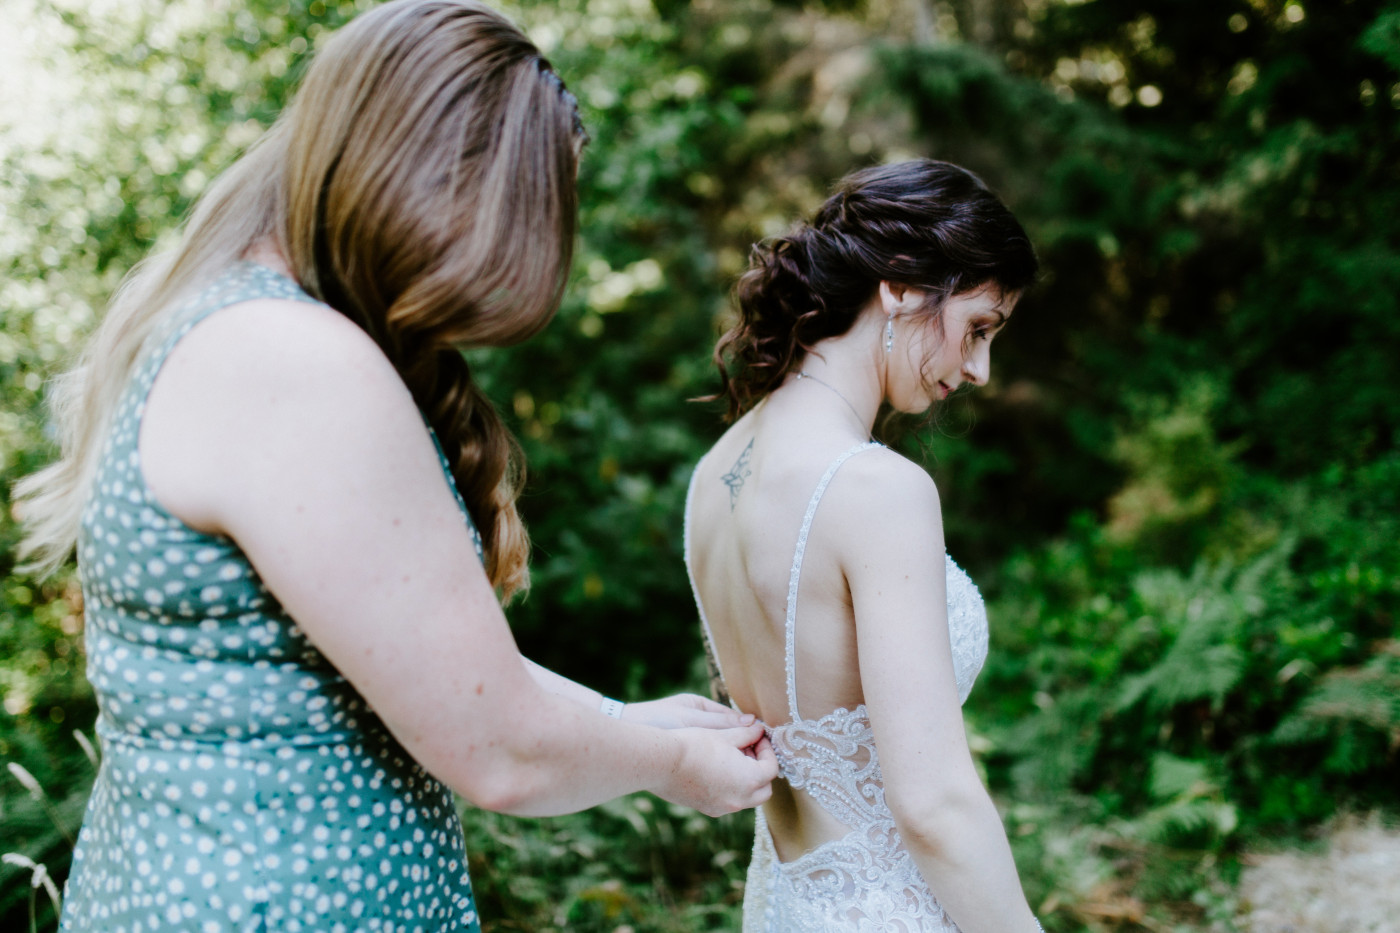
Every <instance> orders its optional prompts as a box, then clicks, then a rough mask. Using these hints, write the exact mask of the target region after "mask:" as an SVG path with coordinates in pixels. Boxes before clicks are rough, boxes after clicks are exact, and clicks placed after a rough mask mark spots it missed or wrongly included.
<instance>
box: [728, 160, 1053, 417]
mask: <svg viewBox="0 0 1400 933" xmlns="http://www.w3.org/2000/svg"><path fill="white" fill-rule="evenodd" d="M1038 268H1039V263H1038V262H1037V260H1036V257H1035V251H1034V250H1033V249H1032V248H1031V242H1030V238H1029V237H1027V236H1026V231H1025V230H1024V229H1022V227H1021V224H1020V222H1019V221H1017V220H1016V218H1015V216H1014V215H1013V214H1012V213H1011V211H1010V210H1008V209H1007V207H1006V205H1005V204H1003V203H1002V202H1001V200H1000V199H999V198H998V197H997V196H996V195H995V194H993V193H992V191H991V190H990V189H989V188H988V187H987V186H986V185H985V184H984V183H983V182H982V180H981V179H980V178H978V177H977V176H976V175H974V174H972V173H971V172H969V171H968V170H967V169H964V168H960V167H959V166H956V165H953V164H951V163H948V162H938V161H935V160H933V159H917V160H913V161H909V162H897V163H893V164H890V165H879V166H874V167H872V168H867V169H862V170H861V171H858V172H853V173H852V174H850V175H847V176H846V177H845V178H843V179H842V180H841V181H840V182H839V183H838V184H837V186H836V190H835V192H834V193H833V194H832V195H831V197H829V198H828V199H827V200H826V202H825V203H824V204H822V206H821V208H820V209H819V210H818V211H817V213H816V216H814V217H813V218H812V220H811V221H810V222H806V223H801V224H799V225H798V226H797V227H796V228H795V229H794V230H793V231H792V232H790V233H788V234H787V235H786V236H780V237H775V238H773V239H769V240H765V241H763V242H761V243H758V244H756V245H755V246H754V247H753V250H752V251H751V253H750V255H749V269H748V271H747V272H745V273H744V274H743V275H742V276H741V277H740V278H739V282H738V284H737V286H736V287H735V299H736V304H737V305H738V310H739V321H738V323H737V324H735V325H734V327H732V328H731V329H730V330H729V331H728V332H727V333H725V335H724V336H723V337H721V338H720V340H719V343H718V344H717V345H716V347H715V352H714V361H715V365H716V366H717V367H718V368H719V375H720V381H721V384H722V388H721V391H720V393H719V394H718V395H716V396H712V398H723V399H725V401H726V403H727V405H728V413H727V417H728V419H729V420H731V421H732V420H734V419H736V418H738V417H739V416H740V415H742V414H743V413H744V412H746V411H748V410H749V409H750V408H752V407H753V406H754V405H756V404H757V403H758V402H759V401H760V400H761V399H762V398H763V397H764V396H766V395H767V394H768V393H769V392H771V391H773V390H774V389H776V388H777V387H778V386H779V385H781V384H782V382H783V379H784V378H786V377H787V375H788V374H789V373H791V372H794V371H796V370H797V369H798V368H800V367H801V365H802V360H803V358H804V357H805V355H806V354H807V353H808V352H809V351H810V350H811V349H812V347H813V345H814V344H816V343H818V342H819V341H821V340H824V339H826V338H827V337H835V336H839V335H840V334H844V333H845V332H846V331H847V330H849V329H850V327H851V325H852V324H854V323H855V321H856V318H857V317H859V316H860V313H861V311H862V310H863V309H864V308H865V307H866V306H867V305H868V304H869V302H870V301H871V299H872V298H873V297H874V296H875V293H876V290H877V289H878V288H879V285H880V283H881V282H882V281H884V282H892V283H898V284H902V285H907V286H911V287H913V288H917V289H919V290H921V291H924V292H927V293H928V295H929V300H928V302H927V303H926V305H925V306H924V308H923V309H922V310H923V313H925V314H928V315H930V316H931V317H934V318H936V317H937V316H938V315H939V314H941V312H942V308H943V303H944V302H945V301H946V300H947V299H948V298H950V297H952V296H954V295H961V294H965V293H967V292H972V291H976V290H978V289H980V288H984V287H987V286H993V287H995V288H996V289H997V290H998V291H999V292H1000V293H1001V294H1002V295H1004V296H1009V295H1015V294H1019V293H1020V292H1022V291H1024V290H1025V289H1026V288H1027V287H1029V286H1030V285H1031V284H1032V283H1033V282H1034V281H1035V277H1036V273H1037V270H1038Z"/></svg>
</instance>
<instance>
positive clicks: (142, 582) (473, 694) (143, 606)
mask: <svg viewBox="0 0 1400 933" xmlns="http://www.w3.org/2000/svg"><path fill="white" fill-rule="evenodd" d="M583 138H584V137H583V133H582V129H581V127H580V125H579V123H578V116H577V110H576V104H575V102H574V100H573V97H572V96H571V95H569V94H568V92H567V91H566V90H565V89H564V87H563V85H562V84H561V82H560V81H559V79H558V78H557V77H556V76H555V75H554V73H553V72H552V71H551V70H550V67H549V65H548V64H547V63H546V62H545V61H544V60H543V59H542V58H541V57H540V55H539V52H538V51H537V50H536V49H535V48H534V47H533V46H532V45H531V44H530V42H529V41H528V40H527V39H526V38H525V37H524V36H523V35H522V34H521V33H520V32H519V30H518V29H516V27H515V26H513V25H512V24H511V23H510V22H508V21H507V20H505V19H504V18H502V17H501V16H500V15H499V14H497V13H495V12H493V11H492V10H490V9H489V8H486V7H484V6H482V5H480V4H477V3H474V2H470V0H396V2H393V3H388V4H385V5H383V6H380V7H378V8H376V9H374V10H373V11H371V12H369V13H366V14H364V15H363V16H361V17H359V18H358V19H357V20H355V21H354V22H353V23H352V24H351V25H349V26H347V27H346V28H345V29H343V30H341V31H340V32H339V33H337V34H336V35H335V36H334V37H333V38H332V40H331V41H330V42H328V43H327V44H326V45H325V46H324V48H323V49H322V50H321V51H319V52H318V54H317V57H316V60H315V61H314V63H313V64H312V66H311V68H310V69H309V71H308V74H307V77H306V81H305V84H304V86H303V87H302V89H301V90H300V91H299V93H298V95H297V98H296V100H295V101H294V102H293V103H292V104H291V105H290V106H289V108H288V110H287V111H286V113H284V114H283V116H282V117H281V118H280V119H279V120H278V122H277V124H276V125H275V126H274V127H273V128H272V129H271V130H270V131H269V132H268V134H267V135H266V136H265V137H264V138H263V139H262V140H261V141H260V142H259V143H258V145H257V146H255V147H254V148H253V149H252V150H251V151H250V152H249V153H248V154H247V155H246V156H244V158H243V159H242V160H241V161H240V162H238V163H237V164H235V165H234V166H233V167H232V168H231V169H230V170H229V171H228V172H226V173H225V174H224V175H223V176H222V177H221V178H220V179H219V180H218V181H217V182H216V183H215V184H214V185H213V186H212V188H211V189H210V190H209V191H208V192H207V193H206V194H205V196H204V198H203V199H202V201H201V203H200V205H199V206H198V208H197V209H196V211H195V212H194V214H193V215H192V217H191V219H190V222H189V224H188V226H187V228H186V230H185V231H184V235H183V238H182V240H181V242H180V244H179V246H178V247H177V248H176V249H175V250H174V251H173V252H172V253H170V254H168V255H166V256H163V257H158V258H157V259H155V260H153V261H152V262H150V263H149V264H148V265H147V266H145V267H144V268H143V269H141V270H138V271H137V272H136V273H134V274H133V276H132V277H130V278H129V280H128V282H127V283H126V285H125V286H124V287H123V290H122V291H121V292H120V293H119V294H118V296H117V297H116V299H114V301H113V304H112V307H111V308H110V309H109V312H108V316H107V319H106V321H105V322H104V324H103V326H102V327H101V328H100V329H99V332H98V334H97V335H96V336H95V338H94V340H93V343H92V345H91V346H90V347H89V349H88V351H87V353H86V355H85V356H84V359H83V361H82V363H81V364H80V366H79V368H78V369H77V370H75V371H74V372H73V373H72V374H70V375H69V377H68V378H67V380H66V382H65V383H64V386H63V389H62V391H61V392H60V393H59V403H58V416H59V418H58V420H59V423H60V426H61V428H62V430H63V432H64V455H63V458H62V459H61V461H60V462H58V463H57V464H55V465H54V466H52V467H50V468H49V469H48V470H46V471H44V472H43V473H40V474H37V475H36V476H34V477H32V478H30V479H29V480H27V481H26V482H25V483H24V484H23V486H22V488H21V490H20V493H21V496H22V498H23V501H24V502H25V509H26V517H27V519H28V520H29V523H30V524H29V538H28V547H29V552H30V554H31V556H32V558H33V560H34V561H35V562H36V563H37V564H39V565H40V566H47V567H49V568H52V567H54V566H56V565H58V564H59V563H61V562H62V561H63V560H64V559H66V557H67V555H68V554H69V553H70V552H71V550H72V549H73V547H74V546H75V545H76V549H77V553H78V560H79V568H80V571H81V575H82V581H83V591H84V597H85V600H86V607H87V623H88V624H87V649H88V675H89V677H90V679H91V680H92V683H93V686H94V688H95V689H96V691H97V695H98V701H99V708H100V714H99V718H98V734H99V737H100V739H101V742H102V748H103V760H102V766H101V769H100V771H99V774H98V778H97V784H96V787H95V789H94V791H93V796H92V800H91V803H90V804H89V807H88V812H87V816H86V819H85V822H84V825H83V829H82V834H81V838H80V839H79V843H78V847H77V851H76V852H75V855H74V861H73V870H72V874H71V875H70V877H69V880H68V886H67V892H66V895H67V896H66V898H65V904H64V911H63V917H62V921H61V923H62V928H63V929H64V930H69V931H85V930H102V931H106V933H149V931H157V930H198V931H207V933H215V931H289V933H295V931H311V930H327V931H333V930H381V931H386V933H387V931H411V930H420V931H440V930H476V929H478V920H477V915H476V910H475V905H474V903H473V900H472V896H471V886H470V882H469V880H468V877H467V869H466V854H465V852H464V851H463V838H462V827H461V824H460V822H459V820H458V816H457V812H456V809H455V807H454V803H453V797H452V792H453V791H456V792H458V793H460V794H462V795H463V796H464V797H466V798H467V799H468V800H469V801H471V802H473V803H474V804H476V805H478V806H481V807H485V808H487V809H492V810H498V811H502V812H508V813H516V814H525V815H545V814H553V813H563V812H569V811H573V810H577V809H581V808H584V807H588V806H591V805H593V804H596V803H599V802H601V801H604V800H607V799H610V798H612V797H615V796H618V795H620V794H625V793H629V792H632V791H636V790H641V789H646V790H651V791H653V792H655V793H657V794H659V795H661V796H663V797H665V798H667V799H670V800H674V801H677V802H680V803H683V804H686V805H689V806H692V807H696V808H698V809H700V810H702V811H704V812H706V813H710V814H719V813H723V812H729V811H732V810H737V809H741V808H746V807H752V806H755V805H756V804H758V803H760V802H762V801H763V800H765V799H766V798H767V796H768V792H769V791H768V784H769V782H770V780H771V779H772V777H773V776H774V774H775V773H776V765H775V763H774V760H773V757H772V752H771V749H769V748H768V747H767V745H766V743H765V741H764V740H763V739H762V738H761V737H762V727H761V725H760V724H756V723H754V722H752V719H751V718H746V719H740V718H738V717H737V714H734V713H732V712H730V711H728V710H726V709H724V708H721V707H719V706H717V705H715V704H711V703H709V702H708V701H703V700H700V699H699V698H696V697H672V698H668V699H665V700H658V701H653V702H651V703H638V704H632V705H629V706H628V707H626V709H624V710H619V708H618V705H617V704H614V703H612V702H611V701H606V700H603V699H602V698H601V697H600V696H599V695H598V694H597V693H596V692H594V691H592V690H589V689H587V688H585V687H582V686H580V685H578V684H575V683H573V682H572V681H569V680H566V679H565V678H563V677H560V676H558V675H555V674H553V673H551V672H549V671H546V670H544V669H542V668H539V667H537V666H535V665H533V664H531V663H530V662H528V661H525V660H524V659H523V658H521V656H520V654H519V652H518V650H517V648H516V645H515V643H514V641H513V639H512V637H511V634H510V630H509V628H508V627H507V625H506V623H505V620H504V617H503V615H502V612H501V608H500V603H499V602H498V595H503V596H505V597H509V595H510V594H511V593H512V592H515V591H517V590H519V589H520V588H521V587H522V586H523V585H524V584H525V582H526V559H527V549H526V541H525V536H524V533H523V529H522V527H521V524H520V519H519V516H518V514H517V512H516V509H515V497H516V494H517V482H518V480H517V478H518V476H519V470H518V464H517V463H516V458H517V457H518V453H517V449H516V447H515V445H514V443H513V441H512V440H511V438H510V436H509V435H508V434H507V433H506V431H505V429H504V427H503V426H502V425H501V423H500V421H499V420H498V418H497V417H496V415H495V413H494V412H493V411H492V409H491V407H490V405H489V403H488V402H487V401H486V399H485V398H484V397H483V396H482V395H481V394H480V392H479V391H478V390H477V388H476V386H475V385H474V384H473V382H472V379H471V375H470V373H469V372H468V370H467V366H466V364H465V363H464V362H463V358H462V356H461V354H460V353H459V352H458V351H459V349H460V348H462V347H465V346H500V345H505V344H509V343H514V342H518V341H520V340H523V339H525V338H527V337H529V336H531V335H532V334H534V333H536V332H537V331H539V330H540V329H541V328H542V327H544V325H545V324H546V323H547V322H548V320H549V319H550V317H551V316H552V314H553V313H554V310H555V309H556V307H557V305H558V301H559V296H560V291H561V289H562V287H563V282H564V279H565V277H566V274H567V270H568V266H569V262H570V252H571V244H572V242H573V236H574V225H575V212H576V205H575V186H574V178H575V174H576V170H577V160H578V156H579V150H580V149H581V143H582V140H583ZM658 727H662V728H658Z"/></svg>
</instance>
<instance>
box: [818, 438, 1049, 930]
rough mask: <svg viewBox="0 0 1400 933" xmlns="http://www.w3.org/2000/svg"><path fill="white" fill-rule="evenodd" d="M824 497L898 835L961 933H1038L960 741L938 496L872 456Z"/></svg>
mask: <svg viewBox="0 0 1400 933" xmlns="http://www.w3.org/2000/svg"><path fill="white" fill-rule="evenodd" d="M827 498H828V499H830V500H832V501H831V502H826V501H824V502H823V508H827V507H828V505H830V506H831V507H832V508H833V510H835V511H837V512H838V514H837V515H836V516H835V518H836V520H837V521H839V522H840V525H839V527H840V528H842V530H843V534H842V535H841V544H840V545H839V546H840V557H841V562H842V567H843V570H844V571H845V574H846V579H847V582H848V584H849V586H850V590H851V598H852V601H853V607H854V611H855V618H856V639H857V651H858V655H859V663H860V680H861V687H862V690H863V692H864V695H865V705H866V709H867V711H868V712H869V715H870V721H871V725H872V727H873V728H874V731H875V742H876V745H877V746H878V748H879V749H880V770H881V773H882V775H883V777H884V782H885V800H886V802H887V803H888V804H889V807H890V810H891V812H892V813H893V815H894V818H895V823H896V824H897V825H898V827H899V832H900V835H901V837H902V838H903V839H904V843H905V845H906V846H907V847H908V848H909V851H910V853H911V854H912V855H913V857H914V861H915V863H916V864H917V865H918V866H919V870H920V871H921V872H922V873H923V876H924V879H925V880H926V881H927V882H928V884H929V887H930V888H931V889H932V891H933V893H934V895H935V896H936V897H937V898H938V901H939V903H940V904H942V905H943V907H944V908H945V909H946V910H947V911H948V914H949V915H950V916H951V917H952V918H953V920H954V921H956V923H957V924H958V927H959V928H960V929H961V930H963V933H1035V931H1036V930H1037V928H1038V927H1037V924H1036V920H1035V918H1034V916H1033V915H1032V913H1031V910H1030V907H1029V905H1028V904H1027V903H1026V898H1025V895H1024V893H1023V892H1022V890H1021V882H1020V878H1019V877H1018V875H1017V873H1016V864H1015V862H1014V861H1013V859H1012V857H1011V847H1010V845H1009V844H1008V842H1007V839H1006V831H1005V829H1004V827H1003V826H1002V823H1001V818H1000V816H999V815H998V814H997V811H996V808H995V806H994V805H993V804H992V800H991V797H990V796H989V795H988V794H987V791H986V788H985V787H983V786H982V782H981V780H980V778H979V777H978V775H977V771H976V769H975V768H974V766H973V761H972V754H971V752H970V751H969V749H968V746H967V737H966V732H965V731H964V726H963V718H962V707H961V704H960V703H959V700H958V688H957V682H956V679H955V677H954V673H953V658H952V646H951V644H950V641H949V637H948V609H947V594H946V592H945V582H944V549H943V527H942V519H941V517H940V514H939V502H938V492H937V489H936V488H935V487H934V485H933V481H932V480H931V479H930V478H929V476H928V474H926V473H925V472H924V471H923V470H921V469H920V468H918V467H917V466H915V465H914V464H912V463H910V462H909V461H907V460H904V459H903V458H902V457H899V456H898V455H897V454H894V453H892V452H884V451H879V452H876V453H872V454H870V455H868V456H867V457H864V458H860V459H859V460H854V461H852V462H851V463H850V464H848V465H847V466H846V467H845V471H844V472H843V475H841V476H839V477H837V481H836V482H834V483H832V487H831V489H830V490H829V491H828V493H827ZM832 517H833V516H830V515H829V516H828V519H829V520H830V519H831V518H832Z"/></svg>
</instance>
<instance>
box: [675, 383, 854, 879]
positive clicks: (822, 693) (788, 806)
mask: <svg viewBox="0 0 1400 933" xmlns="http://www.w3.org/2000/svg"><path fill="white" fill-rule="evenodd" d="M782 402H783V400H782V399H778V398H774V399H771V400H770V401H769V403H768V404H766V405H763V406H760V408H759V409H757V410H756V411H754V412H751V413H750V414H748V415H746V416H745V417H744V418H743V419H741V420H740V421H739V422H738V423H737V424H735V425H734V426H733V427H732V428H730V430H729V431H727V432H726V433H725V435H724V436H723V437H722V438H721V439H720V441H719V442H718V443H717V444H716V445H715V446H714V448H712V449H711V451H710V452H709V453H708V454H707V455H706V456H705V459H704V460H703V461H701V463H700V464H699V466H698V467H697V468H696V472H695V476H694V477H693V479H692V486H691V493H690V496H689V497H688V509H687V516H688V522H687V525H688V527H687V551H688V556H689V563H690V569H691V572H692V575H693V579H694V582H695V589H696V599H697V601H698V602H699V605H700V606H701V607H702V610H701V611H702V612H703V614H704V617H705V620H706V624H707V629H708V631H707V634H708V636H709V638H710V639H711V640H712V645H711V647H712V650H713V651H714V653H715V658H716V660H717V662H718V664H719V667H720V668H721V670H722V671H723V681H724V689H725V691H726V692H727V693H728V695H729V697H730V698H731V699H732V701H733V702H734V704H735V706H737V707H738V708H739V709H741V710H743V711H745V712H750V713H753V714H754V715H756V716H758V717H759V718H760V719H762V720H763V721H764V722H766V723H768V724H769V725H770V726H772V725H777V724H780V723H784V722H787V721H788V720H789V719H790V718H791V717H790V715H789V704H788V698H787V690H786V676H785V664H784V650H785V642H786V626H785V617H786V607H787V598H788V588H789V583H790V578H791V571H792V564H793V555H794V549H795V548H796V547H797V539H798V534H799V531H800V529H801V526H802V520H803V516H804V512H805V510H806V508H807V506H808V504H809V500H810V499H811V496H812V492H813V490H814V489H815V488H816V486H817V484H818V482H819V481H820V480H821V478H822V474H823V471H825V469H826V468H827V466H828V464H829V462H830V461H831V460H832V459H833V458H834V457H836V456H839V455H840V454H841V453H842V452H843V451H844V447H848V446H849V444H846V445H844V447H843V445H842V443H841V442H837V443H835V444H833V443H832V442H831V441H830V439H828V438H823V437H821V436H820V435H816V436H814V435H813V433H812V432H811V431H810V430H809V429H808V428H807V426H806V425H805V424H804V423H803V422H802V421H793V420H788V419H786V418H785V417H784V416H785V414H786V412H785V411H784V409H785V407H786V406H784V405H783V404H782ZM830 530H831V529H830V528H829V523H828V522H827V521H823V520H822V517H816V518H814V522H813V531H812V532H811V533H810V534H809V537H808V541H807V546H806V548H805V551H804V557H803V575H802V580H801V585H800V592H799V594H798V596H799V600H800V602H801V605H802V610H801V623H800V626H799V631H798V633H797V638H796V643H795V648H796V655H795V658H794V660H795V662H796V664H795V666H796V668H797V670H798V671H799V672H800V673H799V674H798V676H797V678H796V684H797V691H798V693H797V697H798V706H799V709H801V710H802V711H803V713H804V715H806V716H808V717H812V718H815V717H818V716H821V715H823V714H825V713H828V712H831V711H832V710H834V709H837V708H840V707H845V708H848V709H852V708H855V707H856V706H858V705H860V704H861V703H862V701H863V699H864V697H863V694H862V692H861V689H860V675H859V671H858V669H857V666H856V662H855V659H856V651H855V624H854V623H855V620H854V616H853V615H852V611H851V605H850V598H849V594H848V593H847V591H846V587H845V581H844V578H843V577H842V575H841V573H840V571H839V567H838V565H837V562H836V556H835V553H834V549H832V548H831V547H829V546H828V545H829V541H828V535H827V532H828V531H830ZM765 807H766V812H767V815H768V817H769V821H770V825H771V826H773V829H774V841H775V843H776V844H777V846H778V851H779V852H781V853H782V854H783V857H784V858H791V857H794V856H796V855H798V854H800V853H801V852H805V851H808V850H809V849H811V848H813V847H814V846H816V845H818V844H819V843H821V842H824V841H827V840H830V839H834V838H838V837H839V836H841V835H843V834H844V833H845V832H846V831H847V830H846V829H844V828H842V826H841V824H840V823H839V822H837V821H835V820H833V819H831V818H830V817H829V815H828V814H826V813H825V811H823V810H822V809H821V807H820V806H819V805H817V804H816V802H815V801H814V800H813V799H811V798H810V797H807V796H805V795H800V794H794V793H793V792H792V790H791V789H790V788H789V787H788V786H787V785H786V784H785V783H783V782H777V783H775V784H774V796H773V799H772V800H771V801H770V802H769V803H768V804H766V805H765Z"/></svg>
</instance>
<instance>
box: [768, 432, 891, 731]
mask: <svg viewBox="0 0 1400 933" xmlns="http://www.w3.org/2000/svg"><path fill="white" fill-rule="evenodd" d="M883 446H884V445H883V444H881V443H879V442H878V441H866V442H865V443H863V444H857V445H856V446H855V447H852V448H851V449H850V450H848V451H846V452H845V453H843V454H842V455H841V456H839V457H837V458H836V459H835V460H833V461H832V463H831V466H829V467H827V468H826V473H824V474H823V475H822V478H821V482H819V483H817V489H816V491H815V492H813V493H812V500H811V501H810V502H808V503H807V513H806V514H805V515H803V516H802V530H801V531H799V532H798V534H797V550H796V552H795V553H794V554H793V555H792V573H791V574H789V575H788V595H787V615H786V617H785V619H784V625H783V627H784V630H785V642H786V643H785V645H784V648H783V666H784V668H786V672H787V696H788V715H789V716H790V717H791V718H792V721H793V722H796V721H798V720H800V719H801V718H802V716H801V714H800V713H799V712H798V711H797V587H798V584H799V583H801V581H802V557H803V554H805V553H806V551H807V535H808V533H810V532H811V530H812V519H813V518H814V517H815V516H816V514H817V504H818V503H820V502H821V501H822V494H823V493H825V492H826V487H827V485H828V484H830V482H831V478H832V477H833V476H835V475H836V471H837V470H839V469H841V464H843V463H845V462H846V461H847V460H849V459H850V458H851V457H853V456H855V455H856V454H858V453H861V452H863V451H867V450H872V449H874V448H876V447H883Z"/></svg>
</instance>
